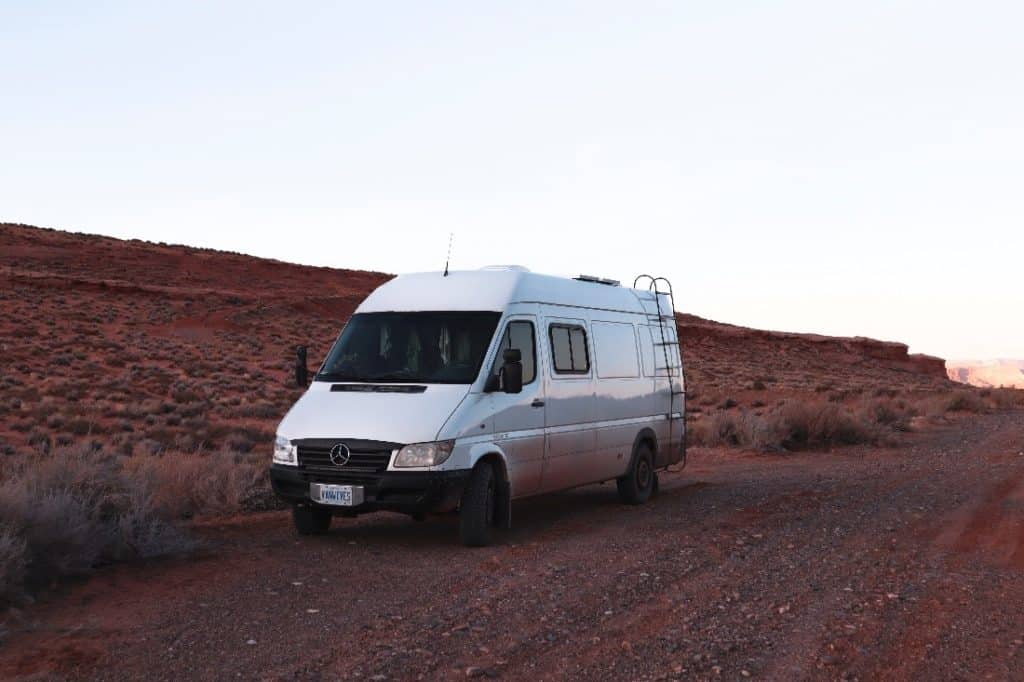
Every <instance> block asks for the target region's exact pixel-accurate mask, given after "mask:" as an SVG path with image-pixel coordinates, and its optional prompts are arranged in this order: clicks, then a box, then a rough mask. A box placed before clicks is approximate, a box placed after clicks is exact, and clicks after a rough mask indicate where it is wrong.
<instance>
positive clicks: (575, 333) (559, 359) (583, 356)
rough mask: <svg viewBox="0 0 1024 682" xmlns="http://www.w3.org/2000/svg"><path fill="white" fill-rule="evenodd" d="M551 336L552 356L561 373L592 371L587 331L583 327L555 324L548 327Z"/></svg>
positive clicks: (556, 367) (556, 370)
mask: <svg viewBox="0 0 1024 682" xmlns="http://www.w3.org/2000/svg"><path fill="white" fill-rule="evenodd" d="M548 334H549V335H550V336H551V358H552V360H554V364H555V372H557V373H559V374H586V373H587V372H589V371H590V354H589V352H588V351H587V332H586V331H585V330H584V329H583V327H578V326H575V325H568V324H553V325H551V326H550V327H549V328H548Z"/></svg>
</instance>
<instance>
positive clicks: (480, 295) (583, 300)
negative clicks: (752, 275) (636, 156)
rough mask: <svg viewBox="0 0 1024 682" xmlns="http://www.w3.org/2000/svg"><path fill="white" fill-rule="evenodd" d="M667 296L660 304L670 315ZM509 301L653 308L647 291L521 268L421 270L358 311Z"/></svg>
mask: <svg viewBox="0 0 1024 682" xmlns="http://www.w3.org/2000/svg"><path fill="white" fill-rule="evenodd" d="M665 298H666V297H662V299H663V300H662V302H661V309H662V312H663V313H665V314H671V312H670V310H669V305H668V302H667V300H665ZM511 303H547V304H553V305H564V306H581V307H585V308H602V309H605V310H617V311H622V312H629V313H638V314H644V313H646V312H651V313H653V312H655V307H654V296H653V294H651V293H650V292H648V291H643V290H636V289H629V288H627V287H619V286H609V285H606V284H597V283H594V282H584V281H579V280H574V279H567V278H565V277H553V276H551V275H540V274H536V273H533V272H529V271H526V270H525V269H522V268H511V267H502V268H487V269H484V270H463V271H452V272H449V273H448V276H447V277H445V276H443V273H441V272H421V273H415V274H410V275H399V276H398V277H396V278H394V279H392V280H390V281H388V282H385V283H384V284H382V285H381V286H379V287H378V288H377V289H376V290H375V291H374V292H373V293H371V294H370V295H369V296H367V298H366V300H365V301H363V302H362V304H361V305H360V306H359V308H357V309H356V312H357V313H369V312H416V311H429V310H495V311H503V310H505V309H506V308H507V307H508V306H509V304H511Z"/></svg>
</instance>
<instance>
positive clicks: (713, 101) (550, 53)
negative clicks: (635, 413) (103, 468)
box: [0, 0, 1024, 358]
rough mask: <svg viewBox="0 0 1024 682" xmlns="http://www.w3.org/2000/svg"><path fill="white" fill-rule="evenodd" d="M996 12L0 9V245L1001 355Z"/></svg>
mask: <svg viewBox="0 0 1024 682" xmlns="http://www.w3.org/2000/svg"><path fill="white" fill-rule="evenodd" d="M1022 26H1024V5H1022V4H1021V3H1019V2H1010V1H1006V2H989V1H986V0H980V1H977V2H971V3H962V2H956V3H954V2H942V1H939V2H936V1H934V0H932V1H927V2H926V1H916V2H899V1H890V2H876V1H872V0H867V1H865V2H857V3H838V2H821V1H820V0H818V1H814V2H811V1H807V2H793V1H787V0H776V1H774V2H742V1H737V2H722V1H718V2H711V1H705V2H695V1H694V2H647V3H645V2H618V3H602V2H593V1H587V2H557V1H545V2H522V3H502V4H500V5H499V4H498V3H481V2H464V3H457V2H408V3H391V2H351V3H340V2H339V3H299V2H291V3H262V2H248V1H247V2H182V1H177V2H138V1H136V2H101V1H98V2H89V3H83V2H44V1H38V2H2V3H0V221H14V222H24V223H29V224H35V225H41V226H48V227H57V228H60V229H67V230H74V231H82V232H92V233H100V234H107V235H113V236H117V237H137V238H141V239H148V240H154V241H167V242H174V243H183V244H192V245H198V246H208V247H214V248H219V249H228V250H232V251H241V252H244V253H251V254H255V255H259V256H268V257H273V258H279V259H281V260H286V261H294V262H299V263H311V264H317V265H330V266H335V267H344V268H358V269H373V270H383V271H387V272H409V271H418V270H436V269H440V268H442V267H443V265H444V256H445V251H446V248H447V243H448V234H449V232H454V233H455V239H454V247H453V253H452V267H453V268H455V269H465V268H476V267H479V266H483V265H488V264H494V263H518V264H522V265H525V266H527V267H529V268H530V269H532V270H534V271H539V272H548V273H552V274H565V275H576V274H579V273H581V272H582V273H588V274H596V275H601V276H607V277H613V278H616V279H621V280H623V281H628V282H630V283H631V282H632V280H633V277H634V275H636V274H637V273H639V272H651V273H654V274H659V275H666V276H668V277H669V278H670V279H671V280H672V281H673V282H674V284H675V286H676V291H677V305H678V307H679V308H680V309H681V310H683V311H685V312H692V313H695V314H698V315H702V316H705V317H710V318H713V319H717V320H722V321H726V322H732V323H737V324H744V325H750V326H755V327H763V328H769V329H784V330H790V331H813V332H821V333H827V334H840V335H865V336H872V337H876V338H881V339H886V340H898V341H904V342H906V343H909V344H910V345H911V349H912V350H913V351H918V352H926V353H932V354H937V355H941V356H943V357H947V358H965V357H966V358H992V357H1018V358H1024V316H1022V313H1021V311H1022V310H1024V267H1022V265H1024V257H1022V256H1024V40H1022V39H1021V31H1022Z"/></svg>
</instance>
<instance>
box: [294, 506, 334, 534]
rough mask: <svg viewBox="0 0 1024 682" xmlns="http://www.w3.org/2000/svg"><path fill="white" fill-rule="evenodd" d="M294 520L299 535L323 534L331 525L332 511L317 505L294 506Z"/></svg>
mask: <svg viewBox="0 0 1024 682" xmlns="http://www.w3.org/2000/svg"><path fill="white" fill-rule="evenodd" d="M292 521H294V522H295V530H297V531H299V535H323V534H325V533H326V532H327V531H328V530H329V529H330V527H331V512H329V511H326V510H324V509H318V508H316V507H292Z"/></svg>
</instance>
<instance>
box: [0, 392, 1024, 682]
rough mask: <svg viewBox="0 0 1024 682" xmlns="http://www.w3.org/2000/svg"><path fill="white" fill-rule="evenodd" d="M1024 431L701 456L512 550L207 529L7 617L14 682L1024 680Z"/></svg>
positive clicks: (966, 431)
mask: <svg viewBox="0 0 1024 682" xmlns="http://www.w3.org/2000/svg"><path fill="white" fill-rule="evenodd" d="M1022 502H1024V412H1019V411H1018V412H1006V413H1000V414H991V415H984V416H978V417H972V418H965V419H962V420H959V421H957V422H955V423H953V424H949V425H946V426H944V427H941V428H938V429H936V430H932V431H928V432H925V433H919V434H915V436H914V437H913V438H912V440H911V441H909V442H908V443H907V444H906V445H905V446H904V447H901V448H896V449H882V450H879V449H871V448H862V447H857V448H848V449H844V450H842V451H837V452H835V453H831V454H828V455H825V454H822V453H804V454H797V455H788V456H784V457H783V456H767V455H752V454H743V453H737V452H735V451H732V452H727V451H716V450H706V449H697V450H696V451H695V452H694V453H693V457H692V461H691V465H690V466H689V467H688V468H687V469H686V470H685V471H683V472H681V473H677V474H669V475H665V476H664V477H663V479H662V488H661V492H660V493H659V495H658V496H657V497H656V498H655V499H654V500H653V501H652V502H650V503H648V504H647V505H644V506H641V507H625V506H623V505H621V504H619V503H618V501H617V500H616V496H615V491H614V486H588V487H585V488H581V489H579V490H576V491H572V492H568V493H562V494H558V495H550V496H546V497H542V498H538V499H536V500H533V501H529V502H523V503H521V504H517V505H516V507H515V509H514V512H513V513H514V517H515V529H514V530H513V531H511V532H509V533H507V534H505V535H504V537H502V539H501V541H500V543H499V544H498V545H497V546H494V547H491V548H486V549H482V550H468V549H465V548H463V547H461V546H459V545H458V544H457V540H456V533H455V532H454V529H453V524H454V520H452V519H448V518H440V519H431V520H429V521H428V522H426V523H416V522H414V521H412V520H410V519H408V518H407V517H403V516H398V515H388V514H378V515H371V516H366V517H361V518H360V519H358V520H351V521H348V520H346V521H341V520H338V521H336V522H335V527H334V528H333V530H332V531H331V533H330V534H329V535H328V536H326V537H322V538H298V537H296V536H295V535H294V533H293V531H292V529H291V526H290V520H289V518H288V516H287V515H286V514H285V513H283V512H270V513H265V514H260V515H248V516H244V517H240V518H238V519H234V520H228V521H224V522H218V523H216V524H208V525H205V526H202V527H201V528H200V529H199V530H200V533H201V534H202V536H203V537H204V538H205V539H206V541H207V547H208V549H207V550H206V552H205V553H204V554H203V555H202V556H201V557H199V558H198V559H192V560H166V561H158V562H153V563H150V564H148V565H145V566H140V565H137V564H136V565H123V566H117V567H111V568H108V569H105V570H103V571H100V572H98V573H97V574H96V576H95V577H94V578H92V579H91V580H89V581H87V582H82V583H79V584H76V585H72V586H67V587H65V588H63V589H62V590H61V591H60V593H57V594H52V595H50V596H49V597H48V598H47V599H46V600H45V601H44V602H43V603H41V604H38V605H36V606H35V607H33V608H30V609H28V610H26V611H25V612H23V613H20V614H16V615H13V616H12V615H10V614H9V616H8V619H7V620H8V627H9V628H11V630H12V633H11V635H10V638H9V639H8V641H7V642H6V644H5V646H4V647H3V648H2V649H0V677H3V678H5V679H10V678H19V677H20V678H24V679H29V678H30V679H40V678H46V679H50V678H53V679H91V680H107V679H109V680H120V679H147V680H180V679H206V680H221V679H228V678H238V677H241V678H244V679H268V680H270V679H273V680H277V679H282V680H283V679H289V680H291V679H303V680H321V679H357V678H360V679H372V680H381V679H462V678H465V677H467V676H475V675H480V676H489V677H501V678H507V679H523V680H526V679H567V678H573V679H637V680H640V679H745V678H746V677H747V676H749V677H752V678H762V679H773V680H792V679H800V680H803V679H814V680H833V679H860V680H873V679H894V680H915V679H916V680H946V679H956V680H975V679H1016V680H1019V679H1024V504H1022Z"/></svg>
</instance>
